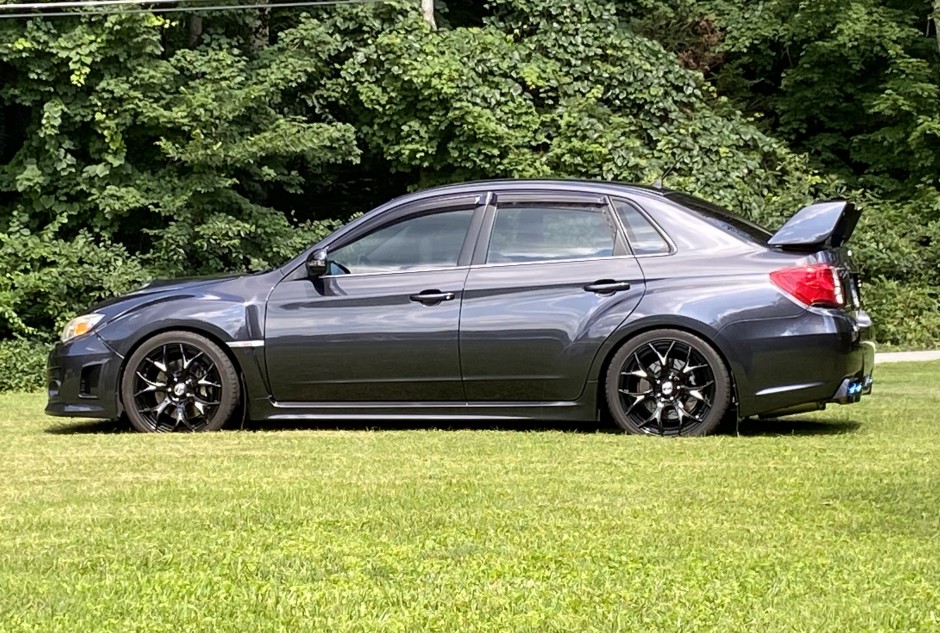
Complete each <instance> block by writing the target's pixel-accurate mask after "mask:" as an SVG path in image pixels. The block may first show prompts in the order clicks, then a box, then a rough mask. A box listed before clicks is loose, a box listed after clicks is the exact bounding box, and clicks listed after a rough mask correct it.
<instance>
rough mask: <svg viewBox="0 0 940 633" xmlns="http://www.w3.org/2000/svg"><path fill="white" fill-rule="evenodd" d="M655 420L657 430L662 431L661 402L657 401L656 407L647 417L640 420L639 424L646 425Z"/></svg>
mask: <svg viewBox="0 0 940 633" xmlns="http://www.w3.org/2000/svg"><path fill="white" fill-rule="evenodd" d="M654 419H655V420H656V425H657V426H658V427H659V432H660V433H662V432H663V403H662V402H657V403H656V408H655V409H653V412H652V413H650V414H649V417H648V418H646V419H645V420H643V421H642V422H640V426H641V427H643V426H646V425H647V424H649V423H650V422H652V421H653V420H654Z"/></svg>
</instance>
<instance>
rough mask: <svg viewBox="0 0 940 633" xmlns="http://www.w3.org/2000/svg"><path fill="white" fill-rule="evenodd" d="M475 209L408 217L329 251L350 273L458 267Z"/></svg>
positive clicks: (334, 259) (333, 259)
mask: <svg viewBox="0 0 940 633" xmlns="http://www.w3.org/2000/svg"><path fill="white" fill-rule="evenodd" d="M472 216H473V209H461V210H455V211H443V212H439V213H432V214H428V215H420V216H417V217H409V218H405V219H404V220H401V221H399V222H395V223H394V224H391V225H386V226H383V227H382V228H380V229H378V230H377V231H374V232H372V233H369V234H368V235H366V236H365V237H362V238H360V239H358V240H356V241H355V242H353V243H351V244H347V245H346V246H343V247H342V248H338V249H336V250H335V251H330V259H331V260H332V261H335V262H337V263H339V264H341V265H343V266H345V267H346V268H348V269H349V272H351V273H372V272H389V271H396V270H407V269H409V268H441V267H447V266H456V265H457V258H458V256H459V255H460V248H461V246H463V241H464V237H465V236H466V235H467V228H468V227H469V226H470V218H471V217H472Z"/></svg>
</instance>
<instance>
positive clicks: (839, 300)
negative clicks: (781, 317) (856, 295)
mask: <svg viewBox="0 0 940 633" xmlns="http://www.w3.org/2000/svg"><path fill="white" fill-rule="evenodd" d="M770 280H771V281H773V282H774V283H775V284H776V285H777V286H778V287H780V288H781V289H782V290H784V291H785V292H787V294H789V295H791V296H793V298H795V299H796V300H797V301H801V302H802V303H805V304H806V305H810V306H814V305H822V306H829V307H837V308H841V307H842V306H844V305H845V293H843V291H842V282H841V281H840V280H839V271H838V269H836V268H835V267H834V266H830V265H829V264H812V265H810V266H798V267H796V268H783V269H781V270H775V271H773V272H772V273H770Z"/></svg>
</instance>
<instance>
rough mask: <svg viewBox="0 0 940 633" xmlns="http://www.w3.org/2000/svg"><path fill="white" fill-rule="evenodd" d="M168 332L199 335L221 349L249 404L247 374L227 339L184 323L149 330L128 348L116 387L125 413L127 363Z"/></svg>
mask: <svg viewBox="0 0 940 633" xmlns="http://www.w3.org/2000/svg"><path fill="white" fill-rule="evenodd" d="M167 332H189V333H191V334H198V335H199V336H202V337H205V338H207V339H209V340H210V341H212V342H213V343H215V344H216V345H217V346H218V347H219V349H221V350H222V353H223V354H225V355H226V356H227V357H228V359H229V360H230V361H231V362H232V366H234V367H235V371H236V372H237V373H238V378H239V383H240V384H239V389H240V390H241V393H240V394H239V399H240V400H241V401H242V404H243V405H244V404H245V403H246V402H247V394H246V391H247V389H246V385H245V373H244V371H243V369H242V365H241V362H240V361H239V359H238V356H236V355H235V353H234V351H233V350H232V348H231V347H229V345H228V343H227V342H226V341H225V339H223V338H222V337H221V336H220V335H219V334H218V333H217V332H213V331H212V328H205V327H199V326H198V325H193V324H190V323H183V324H172V325H164V326H161V327H157V328H154V329H153V330H148V331H146V332H143V333H141V334H140V335H139V336H137V337H136V338H135V339H134V341H133V342H132V343H131V344H130V347H128V349H127V352H126V353H125V354H124V357H123V358H122V359H121V366H120V369H119V370H118V373H117V385H115V388H116V390H117V394H118V404H120V406H121V410H122V412H123V411H124V409H125V407H124V397H123V395H122V393H121V391H122V390H121V383H122V382H123V380H124V372H125V371H126V370H127V361H128V360H129V359H130V357H131V356H133V355H134V353H135V352H136V351H137V350H138V349H140V347H141V346H142V345H143V344H144V343H146V342H147V341H149V340H150V339H152V338H154V337H155V336H159V335H161V334H166V333H167Z"/></svg>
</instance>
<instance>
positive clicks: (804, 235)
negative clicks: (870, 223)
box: [767, 200, 862, 251]
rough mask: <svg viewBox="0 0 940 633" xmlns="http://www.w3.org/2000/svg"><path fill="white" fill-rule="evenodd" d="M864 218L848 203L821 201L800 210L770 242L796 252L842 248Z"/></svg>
mask: <svg viewBox="0 0 940 633" xmlns="http://www.w3.org/2000/svg"><path fill="white" fill-rule="evenodd" d="M861 215H862V212H861V211H859V210H858V209H856V208H855V205H854V204H852V203H851V202H848V201H846V200H831V201H828V202H817V203H815V204H811V205H809V206H808V207H803V208H802V209H800V210H799V211H797V213H796V215H794V216H793V217H792V218H790V220H789V221H788V222H787V223H786V224H784V225H783V227H781V229H780V230H779V231H777V232H776V233H774V235H773V237H771V238H770V240H769V241H768V242H767V243H768V244H769V245H771V246H779V247H780V248H785V249H792V250H814V251H815V250H820V249H823V248H838V247H839V246H842V245H843V244H845V243H846V242H847V241H849V238H850V237H852V231H854V230H855V225H856V224H858V219H859V217H860V216H861Z"/></svg>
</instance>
